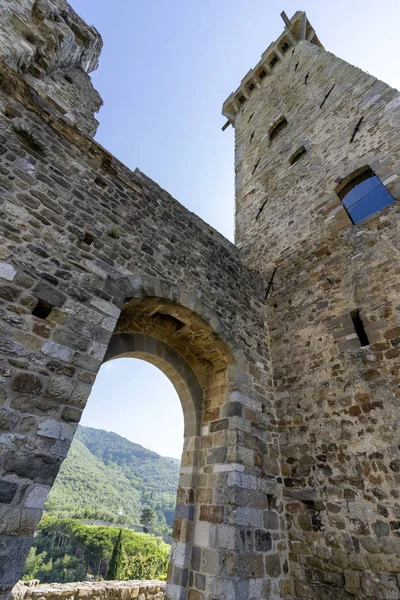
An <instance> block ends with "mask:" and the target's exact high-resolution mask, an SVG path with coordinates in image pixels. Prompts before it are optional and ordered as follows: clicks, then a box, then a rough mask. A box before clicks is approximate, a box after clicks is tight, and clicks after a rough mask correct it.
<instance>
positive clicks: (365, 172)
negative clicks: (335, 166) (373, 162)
mask: <svg viewBox="0 0 400 600" xmlns="http://www.w3.org/2000/svg"><path fill="white" fill-rule="evenodd" d="M373 178H376V179H377V181H378V182H379V183H378V184H377V185H376V186H375V187H374V188H372V189H371V190H369V191H366V193H364V194H363V195H360V197H358V198H357V196H356V200H354V201H353V202H352V203H351V204H346V202H345V200H346V197H348V196H349V194H350V193H351V192H352V191H353V190H355V189H356V188H357V187H359V186H361V185H362V184H363V183H364V182H366V181H368V180H370V179H373ZM379 189H381V190H382V191H384V194H383V197H386V198H387V200H389V199H390V201H388V202H387V203H386V204H384V205H383V206H380V205H379V206H378V207H377V208H376V209H375V208H374V210H372V212H369V213H368V214H366V215H365V216H363V217H362V218H357V217H356V215H354V211H353V209H354V208H355V207H356V206H360V205H361V206H362V205H363V202H364V201H365V200H366V199H367V198H368V197H369V196H370V195H371V194H373V193H375V192H377V191H378V190H379ZM360 192H361V190H360ZM335 193H336V195H337V196H338V197H339V200H340V203H341V205H342V207H343V208H344V210H345V211H346V214H347V216H348V217H349V219H350V221H351V223H352V224H353V225H358V223H362V222H363V221H364V220H365V219H368V218H369V217H371V216H372V215H375V214H377V213H378V212H380V211H382V210H383V209H384V208H386V207H387V206H390V205H391V204H393V203H394V202H395V199H394V198H393V196H392V195H391V193H390V192H389V190H388V189H387V188H386V186H385V184H384V183H383V181H382V180H381V179H380V177H379V176H378V175H377V174H376V173H375V171H373V169H371V167H370V166H369V165H365V166H364V167H361V168H360V169H357V170H356V171H353V172H352V173H351V174H350V175H348V176H347V177H345V178H344V179H343V180H342V181H341V183H340V184H339V186H337V188H336V190H335ZM361 193H362V192H361ZM365 206H366V203H365Z"/></svg>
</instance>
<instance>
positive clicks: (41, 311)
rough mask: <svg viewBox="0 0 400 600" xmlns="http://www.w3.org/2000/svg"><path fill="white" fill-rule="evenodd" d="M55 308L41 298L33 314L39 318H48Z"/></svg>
mask: <svg viewBox="0 0 400 600" xmlns="http://www.w3.org/2000/svg"><path fill="white" fill-rule="evenodd" d="M53 308H54V307H53V306H52V305H51V304H49V303H48V302H46V301H45V300H39V301H38V303H37V304H36V306H35V308H34V309H33V311H32V314H33V315H34V316H35V317H38V318H39V319H47V317H48V316H49V314H50V313H51V311H52V310H53Z"/></svg>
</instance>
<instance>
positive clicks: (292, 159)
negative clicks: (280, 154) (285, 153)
mask: <svg viewBox="0 0 400 600" xmlns="http://www.w3.org/2000/svg"><path fill="white" fill-rule="evenodd" d="M306 152H307V150H306V149H305V148H304V146H301V148H298V150H296V152H295V153H294V154H292V156H291V157H290V158H289V162H290V164H291V165H294V163H296V162H297V161H298V160H299V158H301V157H302V156H304V154H305V153H306Z"/></svg>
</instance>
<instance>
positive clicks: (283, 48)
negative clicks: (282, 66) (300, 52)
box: [281, 42, 289, 54]
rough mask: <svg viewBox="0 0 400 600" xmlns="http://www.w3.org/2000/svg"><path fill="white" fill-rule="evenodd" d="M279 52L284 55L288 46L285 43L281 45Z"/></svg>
mask: <svg viewBox="0 0 400 600" xmlns="http://www.w3.org/2000/svg"><path fill="white" fill-rule="evenodd" d="M281 50H282V52H283V54H285V52H287V51H288V50H289V44H288V43H287V42H285V43H284V44H282V46H281Z"/></svg>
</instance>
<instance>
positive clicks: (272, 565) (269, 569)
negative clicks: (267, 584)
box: [265, 554, 282, 577]
mask: <svg viewBox="0 0 400 600" xmlns="http://www.w3.org/2000/svg"><path fill="white" fill-rule="evenodd" d="M265 572H266V574H267V575H269V576H270V577H279V576H280V575H281V572H282V570H281V563H280V558H279V555H278V554H269V555H267V556H266V557H265Z"/></svg>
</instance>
